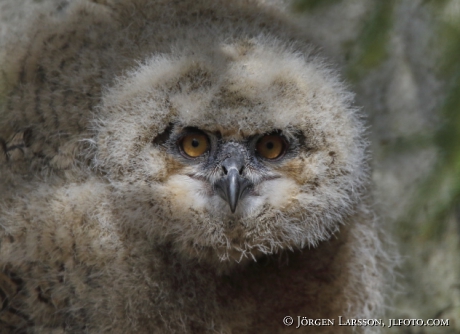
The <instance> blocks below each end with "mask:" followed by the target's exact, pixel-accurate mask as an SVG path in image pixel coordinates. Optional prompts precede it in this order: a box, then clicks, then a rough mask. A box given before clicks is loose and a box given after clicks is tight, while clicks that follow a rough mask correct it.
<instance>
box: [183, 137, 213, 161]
mask: <svg viewBox="0 0 460 334" xmlns="http://www.w3.org/2000/svg"><path fill="white" fill-rule="evenodd" d="M180 147H181V148H182V151H183V152H184V153H185V154H186V155H188V156H189V157H192V158H196V157H199V156H200V155H203V154H204V153H205V152H206V151H207V150H208V148H209V141H208V137H207V136H206V135H205V134H203V133H191V134H188V135H186V136H185V137H184V138H182V140H181V142H180Z"/></svg>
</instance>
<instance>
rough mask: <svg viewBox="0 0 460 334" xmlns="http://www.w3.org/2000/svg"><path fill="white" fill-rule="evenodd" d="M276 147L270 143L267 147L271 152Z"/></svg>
mask: <svg viewBox="0 0 460 334" xmlns="http://www.w3.org/2000/svg"><path fill="white" fill-rule="evenodd" d="M274 146H275V145H274V144H273V143H272V142H268V143H267V146H266V147H267V148H268V149H269V150H271V149H273V147H274Z"/></svg>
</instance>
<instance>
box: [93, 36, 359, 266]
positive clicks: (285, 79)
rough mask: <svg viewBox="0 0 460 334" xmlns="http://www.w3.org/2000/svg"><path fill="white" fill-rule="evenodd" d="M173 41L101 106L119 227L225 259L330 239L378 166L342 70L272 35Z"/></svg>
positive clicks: (101, 136)
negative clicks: (369, 158)
mask: <svg viewBox="0 0 460 334" xmlns="http://www.w3.org/2000/svg"><path fill="white" fill-rule="evenodd" d="M173 49H174V50H173V51H172V52H170V53H167V54H157V55H154V56H151V57H150V58H149V59H147V60H146V61H144V62H143V63H141V64H139V65H138V67H137V68H135V69H134V70H132V71H131V72H129V73H128V74H126V75H125V76H124V77H122V78H120V79H119V80H118V82H117V83H116V84H115V85H114V86H113V87H111V88H109V89H107V91H106V92H105V93H104V97H103V102H102V103H101V105H100V107H99V110H98V114H97V115H98V116H97V121H96V123H95V131H96V138H97V139H96V154H95V158H94V165H95V166H96V168H98V169H99V170H100V171H101V173H103V174H104V175H105V177H106V179H107V181H108V183H109V184H110V186H111V187H112V194H113V198H112V201H113V204H114V206H113V207H114V208H116V209H115V210H117V217H119V220H120V221H119V224H120V226H123V228H126V229H129V230H130V231H138V232H140V233H142V235H145V236H147V237H148V239H149V240H150V242H152V243H168V244H169V245H172V249H173V250H174V252H177V253H178V254H180V255H182V256H185V257H188V258H198V259H203V260H206V261H207V260H210V261H216V263H239V262H242V261H246V260H257V258H258V257H260V256H262V255H264V254H275V253H279V252H281V251H282V250H286V249H290V250H292V249H299V248H304V247H314V246H316V245H317V244H318V243H319V242H321V241H323V240H326V239H328V238H330V237H331V235H332V234H333V233H334V232H335V231H337V230H338V228H339V226H340V224H341V223H343V222H344V221H346V219H347V217H348V216H349V215H350V214H352V213H353V211H354V209H355V207H356V204H357V203H358V201H360V199H361V197H362V193H363V188H364V186H365V181H366V179H367V163H366V154H365V151H366V147H365V144H363V143H364V141H363V138H362V132H363V125H362V121H361V120H360V118H359V115H357V111H356V109H355V108H354V107H353V106H352V100H353V96H352V94H350V93H349V92H347V90H346V89H345V87H344V85H343V84H342V83H341V82H340V80H339V79H338V77H337V75H336V73H335V72H334V71H332V70H330V69H329V68H328V67H327V66H325V65H324V64H323V62H322V61H321V59H319V58H317V57H315V56H309V55H308V54H305V53H301V52H299V51H297V50H296V47H295V45H285V44H283V43H281V42H279V41H277V40H276V39H273V38H270V37H268V36H262V35H261V36H258V37H251V38H246V39H234V40H223V41H218V42H210V41H201V43H200V42H196V41H194V42H192V41H190V42H189V43H183V44H182V45H176V46H174V48H173Z"/></svg>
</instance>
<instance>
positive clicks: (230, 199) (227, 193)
mask: <svg viewBox="0 0 460 334" xmlns="http://www.w3.org/2000/svg"><path fill="white" fill-rule="evenodd" d="M238 165H239V164H238V163H237V161H235V160H233V159H228V160H227V161H225V164H222V168H223V170H224V172H225V175H224V176H223V177H222V178H221V179H220V180H219V181H217V182H216V184H215V187H216V190H217V193H218V194H219V196H220V197H221V198H222V199H223V200H225V201H226V202H227V203H228V204H229V205H230V210H231V211H232V213H235V210H236V207H237V205H238V201H239V200H240V198H242V197H243V196H244V195H245V194H246V191H247V190H248V189H249V186H250V185H251V183H250V182H249V180H248V179H246V178H244V177H242V176H241V173H240V171H241V170H242V168H241V167H240V166H238ZM238 167H239V168H238Z"/></svg>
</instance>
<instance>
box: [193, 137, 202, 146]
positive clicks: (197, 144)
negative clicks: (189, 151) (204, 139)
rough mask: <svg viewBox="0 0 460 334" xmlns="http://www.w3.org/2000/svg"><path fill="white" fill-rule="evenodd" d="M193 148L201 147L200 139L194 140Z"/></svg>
mask: <svg viewBox="0 0 460 334" xmlns="http://www.w3.org/2000/svg"><path fill="white" fill-rule="evenodd" d="M192 146H193V147H198V146H200V142H199V141H198V139H196V138H193V139H192Z"/></svg>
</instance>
